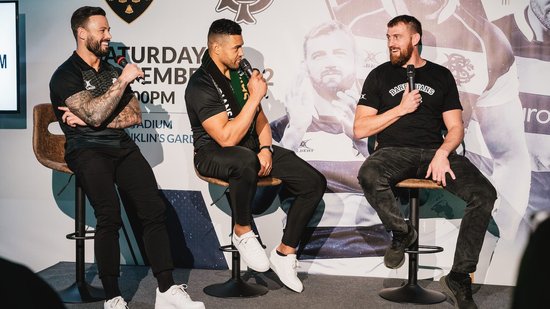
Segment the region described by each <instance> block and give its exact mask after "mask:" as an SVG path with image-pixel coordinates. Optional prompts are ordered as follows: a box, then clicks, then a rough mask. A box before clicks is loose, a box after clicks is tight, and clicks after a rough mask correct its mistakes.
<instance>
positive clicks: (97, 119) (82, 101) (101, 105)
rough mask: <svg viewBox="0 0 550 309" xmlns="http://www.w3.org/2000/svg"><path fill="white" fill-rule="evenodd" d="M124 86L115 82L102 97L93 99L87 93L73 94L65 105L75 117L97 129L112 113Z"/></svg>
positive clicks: (118, 81) (119, 82)
mask: <svg viewBox="0 0 550 309" xmlns="http://www.w3.org/2000/svg"><path fill="white" fill-rule="evenodd" d="M125 88H126V85H125V84H123V83H122V82H121V81H120V80H116V81H115V82H114V83H113V85H112V86H111V87H110V88H109V89H108V90H107V92H105V93H104V94H103V95H100V96H99V97H96V98H94V97H93V96H92V94H91V93H90V92H89V91H87V90H84V91H81V92H78V93H75V94H73V95H72V96H70V97H69V98H67V100H66V101H65V103H66V104H67V106H68V107H69V109H70V110H71V112H73V113H74V114H75V115H77V116H78V117H79V118H80V119H82V120H83V121H84V122H86V123H87V124H88V125H90V126H94V127H99V126H101V125H102V124H103V122H104V121H105V120H106V119H107V118H108V117H109V116H110V115H111V114H112V113H113V111H114V110H115V108H116V107H117V105H118V103H119V101H120V98H121V97H122V95H123V94H124V89H125Z"/></svg>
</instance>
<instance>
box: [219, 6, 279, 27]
mask: <svg viewBox="0 0 550 309" xmlns="http://www.w3.org/2000/svg"><path fill="white" fill-rule="evenodd" d="M272 2H273V0H220V1H219V2H218V5H217V6H216V12H221V11H224V10H230V11H231V12H233V13H236V14H235V22H237V23H239V24H240V23H245V24H256V18H254V14H257V13H260V12H262V11H264V10H265V9H267V8H268V7H269V6H270V5H271V3H272Z"/></svg>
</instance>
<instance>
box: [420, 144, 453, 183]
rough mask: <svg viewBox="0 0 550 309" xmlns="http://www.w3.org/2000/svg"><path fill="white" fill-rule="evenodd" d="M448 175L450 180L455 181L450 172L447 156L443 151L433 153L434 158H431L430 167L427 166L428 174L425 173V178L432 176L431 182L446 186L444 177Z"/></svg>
mask: <svg viewBox="0 0 550 309" xmlns="http://www.w3.org/2000/svg"><path fill="white" fill-rule="evenodd" d="M447 173H449V174H450V175H451V178H452V179H456V176H455V173H454V172H453V170H451V165H450V163H449V159H448V158H447V154H445V153H444V152H443V151H441V150H438V151H436V153H435V156H434V157H433V158H432V161H431V162H430V165H429V166H428V172H427V173H426V177H425V178H429V177H430V175H431V176H432V180H433V181H435V182H436V183H437V184H438V185H443V186H444V187H445V186H447V182H446V181H445V175H446V174H447Z"/></svg>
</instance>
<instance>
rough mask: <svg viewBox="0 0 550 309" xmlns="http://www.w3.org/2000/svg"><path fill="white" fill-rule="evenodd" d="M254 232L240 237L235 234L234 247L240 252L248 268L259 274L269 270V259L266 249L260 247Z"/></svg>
mask: <svg viewBox="0 0 550 309" xmlns="http://www.w3.org/2000/svg"><path fill="white" fill-rule="evenodd" d="M257 237H258V236H257V235H255V234H254V231H249V232H246V233H244V234H242V235H241V236H240V237H239V236H237V235H236V234H235V232H233V236H232V238H233V246H235V248H237V250H239V253H240V254H241V257H242V258H243V260H244V262H245V263H246V265H248V267H250V268H252V269H254V270H255V271H258V272H264V271H268V270H269V259H268V258H267V254H266V253H265V250H264V248H263V247H262V245H260V242H259V241H258V239H256V238H257Z"/></svg>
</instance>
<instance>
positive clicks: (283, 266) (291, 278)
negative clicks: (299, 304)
mask: <svg viewBox="0 0 550 309" xmlns="http://www.w3.org/2000/svg"><path fill="white" fill-rule="evenodd" d="M269 261H270V262H271V269H273V271H274V272H275V273H276V274H277V276H279V279H280V280H281V282H282V283H283V284H284V285H286V286H287V287H288V288H289V289H291V290H293V291H294V292H298V293H301V292H302V291H303V290H304V285H303V284H302V281H300V279H298V273H297V271H296V268H298V260H297V259H296V254H287V255H286V256H280V255H279V254H277V248H275V249H273V251H271V256H270V257H269Z"/></svg>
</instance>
